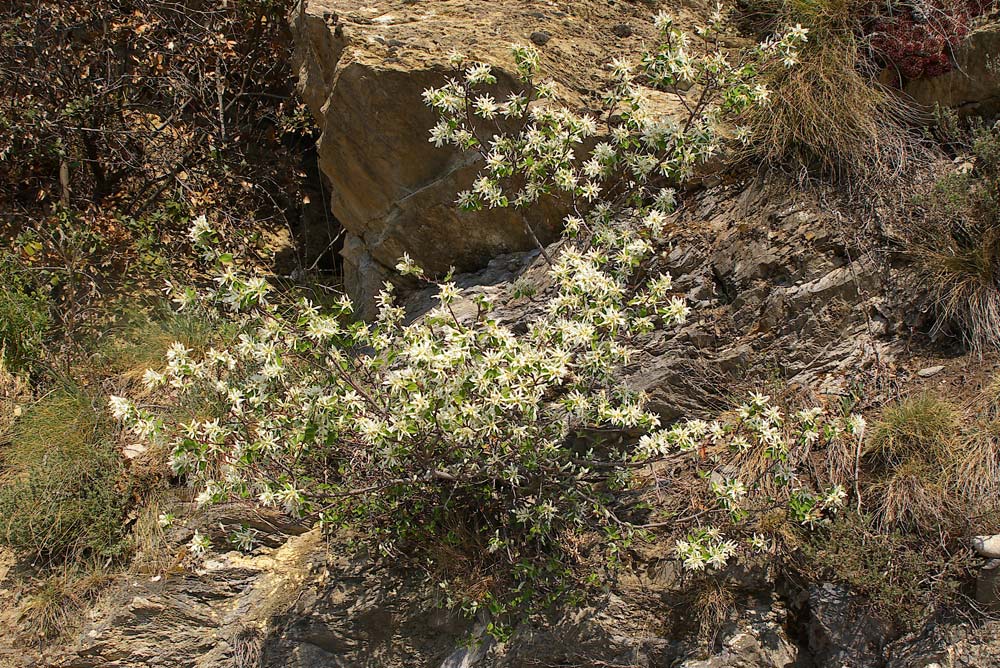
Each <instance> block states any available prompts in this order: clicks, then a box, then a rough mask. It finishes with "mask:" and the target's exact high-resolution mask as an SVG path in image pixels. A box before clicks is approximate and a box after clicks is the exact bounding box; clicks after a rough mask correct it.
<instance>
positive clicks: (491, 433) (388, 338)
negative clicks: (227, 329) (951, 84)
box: [111, 14, 822, 630]
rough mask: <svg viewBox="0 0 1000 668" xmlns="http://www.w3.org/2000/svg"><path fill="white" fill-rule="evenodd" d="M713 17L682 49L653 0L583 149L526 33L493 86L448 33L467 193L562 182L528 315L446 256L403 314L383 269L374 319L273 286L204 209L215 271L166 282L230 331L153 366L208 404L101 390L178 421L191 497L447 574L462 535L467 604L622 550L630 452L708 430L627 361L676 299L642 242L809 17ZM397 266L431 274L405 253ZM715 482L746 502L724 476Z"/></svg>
mask: <svg viewBox="0 0 1000 668" xmlns="http://www.w3.org/2000/svg"><path fill="white" fill-rule="evenodd" d="M719 20H720V19H719V15H718V14H717V15H716V16H715V17H714V18H713V21H712V23H711V24H710V25H709V26H708V27H705V28H701V29H699V35H700V36H701V38H702V39H701V44H702V46H703V47H704V50H705V51H706V52H705V53H701V54H699V55H695V54H694V53H692V52H691V51H690V50H689V49H691V46H690V45H691V40H690V39H689V38H688V37H687V36H686V35H685V34H683V33H681V32H680V31H678V30H677V29H676V28H675V27H674V26H673V22H672V21H671V19H670V18H669V17H668V16H666V15H663V14H661V15H659V16H657V17H656V22H657V25H658V26H659V28H660V30H661V32H662V35H663V37H664V44H663V45H662V46H661V47H659V48H658V49H657V50H655V51H653V52H651V53H649V54H647V56H646V57H645V58H644V59H643V64H642V68H641V70H640V71H641V75H636V74H635V72H634V71H633V67H632V65H630V64H629V63H627V62H625V61H615V63H614V82H613V84H612V86H611V88H610V89H609V91H608V95H607V98H606V100H605V111H606V112H607V120H606V121H605V122H604V126H603V127H604V134H605V135H606V138H605V139H604V140H603V141H599V142H597V144H596V146H595V148H594V149H593V150H592V151H591V152H590V153H589V154H588V155H587V156H586V157H581V158H578V157H577V153H578V152H580V151H581V149H582V145H583V142H584V141H585V140H587V139H588V138H591V137H595V136H596V135H597V134H598V128H599V125H598V122H597V120H596V119H594V118H591V117H588V116H585V115H578V114H575V113H572V112H570V111H568V110H565V109H562V108H559V107H558V106H556V105H555V104H554V102H553V98H554V90H553V86H552V85H551V84H546V83H538V82H536V81H535V72H536V69H537V67H538V54H537V52H535V51H534V50H533V49H531V48H529V47H523V46H515V47H514V48H513V57H514V61H515V63H516V66H517V70H518V73H519V75H520V77H521V81H522V83H523V90H522V91H520V92H514V93H511V94H510V95H509V96H508V98H507V99H506V100H505V101H503V102H497V101H496V99H495V98H494V97H493V94H492V93H491V92H490V86H492V85H493V84H494V83H495V82H496V77H495V75H494V74H493V73H492V70H491V68H490V66H488V65H486V64H478V63H473V64H466V63H465V61H464V59H463V58H462V57H461V56H459V55H455V56H454V57H453V62H454V63H455V64H456V65H457V66H461V67H464V72H463V74H462V77H461V78H455V79H452V80H449V81H448V82H447V83H446V84H445V85H444V86H443V87H442V88H439V89H431V90H428V91H427V92H426V94H425V97H426V100H427V102H428V103H429V104H430V105H431V106H433V107H434V108H435V109H437V110H438V111H439V112H440V114H441V122H440V123H438V124H437V125H436V126H435V127H434V128H433V130H432V132H431V141H433V142H434V143H437V144H439V145H445V144H451V145H456V146H458V147H460V148H463V149H466V150H477V151H480V152H481V153H482V154H483V156H484V158H485V161H486V166H485V168H484V171H483V173H482V174H481V175H480V177H479V178H478V179H477V180H476V182H475V184H474V186H473V188H472V189H471V190H469V191H468V192H464V193H461V194H460V195H459V204H460V205H462V206H463V207H465V208H468V209H478V208H481V207H485V206H489V207H503V206H530V205H531V204H532V203H534V202H535V201H537V200H538V198H539V197H541V196H543V195H547V194H558V195H561V196H565V197H566V198H568V199H569V201H570V204H571V207H572V210H573V212H572V214H571V215H570V216H568V217H567V219H566V221H565V223H566V231H567V239H566V242H565V243H564V244H562V245H561V247H560V249H559V251H558V253H557V254H555V255H551V256H550V255H549V254H546V259H547V260H548V261H549V264H550V277H551V280H552V284H553V287H552V289H551V290H552V294H551V295H549V299H548V301H547V303H548V307H547V308H546V309H545V311H544V313H543V314H542V315H541V316H539V317H537V318H536V319H534V320H532V321H530V322H528V323H526V328H525V331H524V333H522V334H515V333H514V331H512V330H511V329H509V328H507V327H505V326H503V325H501V324H500V323H499V322H498V321H497V320H496V319H495V318H493V317H492V315H491V312H492V311H493V309H494V304H493V303H491V302H490V301H489V300H488V299H487V298H485V297H482V296H480V297H477V298H476V302H475V303H476V306H477V313H476V314H475V315H474V316H472V317H467V318H460V317H458V316H457V315H456V309H455V308H454V306H455V303H456V301H457V300H458V299H459V298H460V297H461V295H460V292H459V290H458V288H457V287H456V285H455V284H454V283H453V282H451V280H450V278H449V277H445V278H444V279H443V280H442V281H440V282H439V283H438V285H437V290H438V292H437V298H438V301H439V306H438V307H437V308H435V309H434V310H432V311H431V312H429V313H427V314H426V315H424V316H423V317H422V318H421V319H419V320H418V321H416V322H414V323H411V324H406V322H405V319H404V312H403V310H402V309H401V308H400V307H399V306H397V305H396V304H395V301H394V297H393V288H392V285H391V284H387V285H386V286H385V289H384V291H383V292H382V293H381V294H380V295H379V296H378V307H379V309H378V315H377V317H376V318H375V319H374V321H373V322H371V323H362V322H354V321H352V319H351V317H350V316H351V313H352V310H353V306H352V304H351V302H350V300H348V299H347V298H346V297H345V298H343V299H341V301H340V302H339V303H338V304H337V305H336V306H335V307H333V308H332V309H329V310H321V309H320V308H318V307H317V306H316V305H314V304H312V303H310V302H309V301H305V300H303V301H301V302H298V303H297V304H294V305H287V304H282V303H281V301H280V298H279V296H278V295H276V294H275V293H273V292H272V290H271V288H270V287H269V286H268V285H267V283H266V281H264V280H263V279H262V278H260V277H246V276H242V275H241V274H240V273H239V272H237V271H236V269H235V267H234V260H233V258H232V256H230V255H228V254H225V253H220V252H219V251H218V250H217V246H218V237H217V234H216V232H215V231H214V230H213V228H212V226H211V225H210V224H209V222H208V220H207V219H199V220H198V221H196V224H195V226H194V227H193V228H192V231H191V236H192V240H193V241H194V243H195V244H196V245H197V246H198V248H199V249H200V252H201V253H202V258H203V259H204V260H206V261H208V262H210V263H213V264H215V266H216V267H217V276H216V279H215V280H216V284H217V289H216V290H215V291H213V292H211V293H208V294H197V293H195V292H194V291H193V290H177V291H176V292H175V299H176V300H177V302H178V304H179V305H180V306H181V307H182V308H194V307H195V306H196V305H197V307H199V308H201V307H206V306H209V307H215V308H217V309H219V310H220V311H221V312H224V313H225V314H226V316H225V317H226V318H227V319H229V320H231V321H235V322H236V323H238V325H239V328H240V331H241V334H240V335H239V338H238V343H237V344H236V345H235V346H233V347H232V348H231V349H229V350H215V349H211V350H209V351H208V352H207V353H206V354H205V355H204V356H202V357H200V358H197V359H196V358H194V357H193V356H192V355H191V351H190V350H188V349H186V348H185V347H184V346H182V345H179V344H177V345H175V346H174V347H173V348H171V350H170V351H169V353H168V356H167V366H166V369H165V371H164V372H162V373H160V372H155V371H151V372H149V373H147V375H146V377H145V381H146V382H147V384H148V385H149V386H150V388H157V387H165V388H167V389H168V390H169V391H171V392H175V393H176V394H177V396H178V398H179V399H180V398H182V397H183V396H185V395H188V394H194V393H197V394H199V395H209V396H211V397H213V398H214V399H213V400H212V402H211V403H213V404H214V406H215V412H214V414H213V415H212V416H208V417H206V418H203V419H195V420H192V421H190V422H187V423H184V424H177V423H174V422H171V421H170V420H166V419H164V418H163V417H162V416H159V415H158V414H156V413H153V412H152V411H150V410H149V409H147V408H145V407H143V406H141V405H138V404H136V403H134V402H132V401H130V400H128V399H125V398H120V397H116V398H113V399H112V400H111V410H112V411H113V412H114V414H115V415H116V417H118V418H119V419H120V420H122V421H123V422H124V423H125V424H126V425H127V427H128V429H129V430H131V432H132V433H133V434H135V435H136V436H137V437H139V438H153V439H160V440H164V441H167V442H168V443H169V445H170V446H171V448H172V452H173V455H172V465H173V467H174V470H175V471H176V472H177V473H178V474H180V475H184V476H186V477H187V478H188V480H189V481H190V482H191V483H192V484H194V485H197V486H198V487H199V488H200V490H201V492H200V494H199V496H198V500H199V502H200V503H212V502H217V501H222V500H224V499H229V498H243V499H253V500H255V501H256V502H258V503H261V504H263V505H266V506H277V507H281V508H282V509H284V511H285V512H287V513H290V514H293V515H311V516H316V517H318V518H319V521H320V522H321V523H322V524H323V525H326V526H328V527H331V528H334V527H339V526H349V527H351V528H352V529H353V530H354V532H355V534H356V535H360V536H362V537H363V538H364V539H366V542H367V543H368V545H370V546H372V547H374V548H376V549H377V550H378V551H379V552H381V553H382V554H385V555H402V554H404V553H411V554H412V553H413V552H414V551H416V552H418V553H420V554H422V555H423V556H424V557H426V558H427V559H428V560H429V568H430V569H432V570H434V571H435V572H436V573H437V574H438V577H439V578H440V579H441V580H443V583H442V584H445V585H447V584H449V579H450V578H449V576H448V574H447V568H448V564H447V563H445V562H446V561H447V560H445V559H435V558H434V556H435V551H434V550H435V548H434V546H436V545H445V546H457V547H459V548H461V550H462V551H463V552H464V553H465V554H472V555H473V559H474V560H475V561H476V562H477V563H478V564H480V573H481V579H482V580H484V581H485V583H486V584H485V586H482V587H467V588H465V589H464V590H463V589H462V588H461V587H454V586H446V587H445V590H446V596H447V599H448V602H449V603H452V604H455V605H462V606H464V607H465V609H466V610H468V611H470V612H471V611H475V610H477V609H479V607H481V606H483V605H486V606H488V609H489V610H490V611H491V612H492V613H494V614H495V613H499V612H502V611H504V610H508V609H511V608H512V607H519V606H522V605H537V604H539V603H542V602H544V601H545V600H548V599H547V596H549V595H556V594H558V593H559V592H560V591H561V590H562V589H563V587H564V585H566V584H568V583H569V582H571V581H572V573H571V567H572V566H573V565H574V564H576V563H577V562H578V561H579V560H580V559H581V558H582V556H581V554H580V552H579V551H580V549H581V548H580V545H581V541H580V539H579V537H580V536H582V535H587V534H593V533H594V532H597V533H599V534H601V535H603V536H604V537H605V538H606V540H605V542H604V545H605V546H606V547H607V555H608V556H609V558H612V559H613V558H614V557H615V555H617V554H618V553H619V551H620V548H621V547H622V545H623V544H625V543H627V541H628V540H629V539H630V537H631V536H632V535H633V534H634V531H635V530H636V529H637V528H641V527H638V526H636V525H635V524H633V523H630V522H628V521H626V520H624V519H622V518H621V517H619V516H618V514H617V511H618V510H619V508H618V502H617V501H616V497H615V492H616V491H619V490H621V489H624V488H626V487H628V486H630V485H633V484H638V479H637V478H635V476H634V475H633V471H635V470H637V469H639V468H643V467H645V466H647V465H651V464H653V463H654V462H656V461H657V460H659V459H662V458H664V457H665V456H667V455H671V454H676V452H677V450H678V449H681V450H683V449H685V448H687V447H688V444H689V442H690V443H694V441H695V439H696V438H699V437H700V436H703V435H705V433H707V432H703V433H700V434H699V433H698V428H697V427H696V426H695V425H696V423H693V422H690V423H685V424H684V425H681V426H674V427H670V428H667V429H662V428H661V425H660V421H659V418H658V417H657V416H656V415H655V414H653V413H651V412H650V411H649V410H647V408H646V406H645V397H644V396H643V395H642V394H641V393H637V392H635V391H632V390H630V389H629V388H628V387H626V386H624V385H623V384H622V383H621V381H620V373H621V369H622V367H623V366H624V365H625V364H627V363H628V361H629V359H630V357H631V356H632V354H633V352H634V346H635V342H636V341H637V339H639V338H640V337H642V336H643V335H645V334H648V333H649V332H650V331H652V330H654V329H656V328H658V327H670V326H673V325H676V324H678V323H681V322H683V321H684V319H685V318H686V316H687V314H688V307H687V306H686V304H685V303H684V301H683V300H682V299H681V298H679V297H677V296H675V295H673V294H672V293H671V279H670V276H669V275H667V274H665V273H662V272H661V271H658V270H657V265H656V254H655V252H654V251H655V244H656V241H657V238H658V236H659V235H660V233H661V232H662V229H663V227H664V225H665V223H666V216H667V214H668V213H669V212H670V211H671V209H672V206H673V193H672V191H670V190H669V189H667V188H666V187H665V179H668V178H669V179H683V178H685V177H687V176H688V175H690V174H691V173H692V171H693V170H694V169H695V167H696V166H697V165H698V164H700V163H702V162H704V161H705V160H706V159H707V158H708V157H710V156H711V155H712V154H713V153H715V152H716V151H717V150H718V149H719V146H720V143H721V141H722V137H721V135H720V130H719V122H720V120H721V118H722V117H723V116H724V115H726V114H728V113H731V112H733V111H738V110H740V109H742V108H744V107H746V106H747V105H751V104H764V103H766V101H767V90H766V88H764V87H762V86H759V85H757V84H756V83H755V82H754V75H755V72H756V69H757V66H758V65H759V63H760V62H761V61H762V60H765V59H779V60H783V61H785V62H786V63H787V64H788V65H789V66H790V65H792V64H794V61H795V48H796V45H797V44H799V43H800V42H801V41H803V40H804V39H805V32H804V31H803V30H801V29H795V30H792V31H790V32H789V33H788V34H786V35H784V36H783V37H781V38H780V39H778V40H776V41H773V42H770V43H767V44H763V45H760V46H758V47H756V48H754V49H752V50H750V51H749V52H748V53H746V54H744V57H743V59H742V60H741V63H740V64H738V65H736V64H731V63H730V62H729V60H728V59H727V57H726V56H725V55H724V54H723V53H722V51H721V50H720V48H719V47H717V46H714V43H713V42H712V41H711V39H712V38H713V36H715V35H716V33H717V32H718V31H719V29H720V26H719ZM639 76H641V77H642V79H643V80H644V81H646V82H647V83H649V84H651V85H655V86H657V87H663V88H666V89H668V90H674V91H675V92H676V91H677V88H678V86H679V85H680V84H681V83H683V82H686V83H691V84H692V85H693V86H697V87H698V88H697V90H698V91H699V93H698V95H697V98H698V102H696V103H693V104H688V103H687V102H685V104H687V105H688V106H687V110H688V115H687V117H686V118H684V119H681V120H673V119H663V118H658V117H656V116H654V115H653V114H652V113H651V112H650V111H648V109H647V107H646V105H645V103H644V99H643V95H642V93H641V88H640V86H639V85H638V77H639ZM612 119H613V120H612ZM498 121H502V122H503V125H502V126H501V125H500V124H499V123H498ZM500 127H505V128H508V129H507V130H506V131H500V130H499V128H500ZM485 128H492V131H488V130H486V129H485ZM543 252H545V251H544V249H543ZM397 269H398V270H399V271H400V273H401V274H404V275H411V276H414V277H417V278H418V279H421V280H427V279H428V277H426V276H425V275H424V273H423V272H422V270H421V269H420V268H419V267H418V266H416V265H415V264H414V263H413V261H412V260H411V259H410V258H409V257H406V256H404V257H403V258H402V259H401V260H400V263H399V265H398V266H397ZM755 415H756V414H755ZM750 417H753V416H750ZM747 424H751V422H749V421H748V422H747ZM754 424H756V423H754ZM763 424H764V423H763V422H762V423H761V425H763ZM767 425H770V426H772V427H773V426H774V422H773V421H770V422H767ZM720 428H721V427H720ZM761 428H762V429H763V426H762V427H761ZM608 431H611V432H615V433H622V432H630V433H635V434H637V435H638V434H645V435H644V436H643V437H642V439H641V441H640V442H639V443H638V444H637V445H636V444H634V443H633V442H630V441H628V440H626V441H625V442H620V441H619V440H614V441H609V440H607V439H601V438H599V437H598V435H599V434H602V433H606V432H608ZM713 433H714V432H713ZM734 433H735V432H734ZM774 447H776V448H777V445H775V446H774ZM776 453H777V450H776ZM775 458H776V460H778V459H780V457H779V455H778V454H775ZM782 470H783V469H782ZM726 490H727V491H726V492H725V494H727V495H728V496H730V497H733V503H734V504H736V503H738V502H739V497H740V496H741V495H740V494H739V493H738V489H737V488H735V487H728V488H726ZM731 510H733V511H735V505H734V506H733V508H732V509H731ZM817 512H820V513H821V512H822V508H821V509H820V510H819V511H817ZM707 531H708V530H707V529H706V532H707ZM705 535H706V536H710V537H712V536H714V535H715V534H712V533H706V534H705ZM237 540H239V539H237ZM692 540H695V539H692ZM712 540H715V538H712ZM240 542H241V543H243V544H244V545H249V544H250V541H243V540H240ZM723 544H725V545H728V543H723ZM206 549H208V545H207V544H205V542H204V541H200V542H198V541H196V542H195V543H193V544H192V551H196V552H203V551H204V550H206ZM706 549H709V548H706ZM726 550H727V555H725V556H728V553H729V552H731V550H729V548H728V547H727V548H726ZM709 558H710V560H712V562H713V563H719V562H720V559H721V561H722V562H724V561H725V559H724V558H720V557H715V558H714V559H712V557H711V555H709ZM442 573H443V574H442ZM451 584H454V583H451ZM494 630H495V629H494Z"/></svg>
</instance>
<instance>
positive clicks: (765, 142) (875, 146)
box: [739, 0, 915, 190]
mask: <svg viewBox="0 0 1000 668" xmlns="http://www.w3.org/2000/svg"><path fill="white" fill-rule="evenodd" d="M866 14H867V5H866V3H865V2H864V0H751V2H749V3H746V4H744V5H743V6H742V8H741V19H742V20H743V21H744V24H745V25H747V26H749V28H750V29H751V30H753V31H756V32H762V33H765V34H769V33H772V32H773V31H774V30H776V29H777V28H778V27H779V26H784V25H795V24H801V25H802V26H803V27H804V28H806V29H808V30H809V34H808V42H807V43H805V44H803V45H802V48H801V49H800V52H799V63H798V64H796V65H795V66H794V67H785V66H783V65H776V66H772V67H770V68H769V69H767V70H766V71H765V72H764V73H763V79H764V82H765V83H766V85H767V87H768V88H769V89H770V91H771V94H770V103H769V104H768V105H766V106H758V107H752V108H748V109H747V111H746V112H745V113H744V115H743V116H742V118H741V119H739V122H740V123H741V124H742V126H743V130H742V134H743V136H744V137H745V140H746V141H745V147H746V148H745V149H744V151H743V156H742V157H743V159H747V160H749V161H752V162H762V163H764V164H766V165H771V166H781V167H784V168H787V169H790V170H793V171H795V172H797V173H803V174H813V175H817V176H820V177H824V178H835V179H840V180H843V181H845V182H848V183H852V184H857V185H858V186H859V187H861V188H864V189H865V190H871V189H874V188H877V187H878V186H879V185H882V184H884V183H886V182H888V181H891V180H892V179H894V178H895V177H897V176H898V175H899V174H900V173H901V172H902V170H903V169H904V166H905V165H906V164H907V162H908V160H909V159H910V158H911V157H912V156H913V153H914V151H915V145H914V142H913V140H912V138H911V137H910V136H909V133H908V132H907V129H906V121H907V119H908V117H909V116H910V113H911V112H909V111H908V109H907V107H906V106H905V104H903V103H902V102H901V100H900V98H899V97H898V96H897V95H895V94H894V93H893V92H892V91H890V90H889V89H887V88H885V87H884V86H882V85H880V84H879V83H878V82H877V81H876V80H875V76H874V75H875V74H876V73H875V72H874V70H873V68H872V67H870V66H868V65H867V64H866V62H865V60H864V58H863V52H864V49H863V46H864V45H863V39H862V38H861V37H859V35H862V34H863V32H862V25H861V23H862V21H863V19H864V17H865V15H866Z"/></svg>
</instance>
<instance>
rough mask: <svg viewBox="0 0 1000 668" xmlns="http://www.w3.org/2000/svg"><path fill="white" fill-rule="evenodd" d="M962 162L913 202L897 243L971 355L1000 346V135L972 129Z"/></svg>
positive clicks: (939, 315) (939, 328)
mask: <svg viewBox="0 0 1000 668" xmlns="http://www.w3.org/2000/svg"><path fill="white" fill-rule="evenodd" d="M969 148H970V153H969V155H968V156H967V160H966V164H967V165H968V164H971V165H973V169H972V170H971V171H968V170H966V171H960V172H952V173H949V174H946V175H945V176H943V177H942V178H940V179H938V180H937V181H936V183H935V184H934V186H933V187H932V188H930V189H929V191H928V192H926V193H924V194H922V195H921V196H919V197H917V198H915V201H914V204H915V207H914V212H913V214H914V215H913V216H912V219H911V220H910V221H909V224H908V226H907V227H908V234H907V235H906V236H907V238H906V239H904V242H905V246H906V251H907V253H908V254H909V255H910V256H911V257H912V258H913V259H914V261H915V265H916V267H917V269H918V271H919V274H920V280H921V282H922V284H923V285H926V286H927V293H928V297H929V300H930V303H931V306H932V308H933V311H934V312H935V314H936V322H935V324H934V328H933V332H932V333H934V334H937V333H941V332H951V331H954V332H955V333H956V334H957V335H958V336H959V337H960V338H961V339H962V340H963V342H964V343H965V344H966V345H967V346H968V347H969V348H970V349H971V350H972V351H973V352H974V353H976V354H980V355H981V354H982V353H983V352H984V351H986V350H987V349H995V348H998V347H1000V190H998V188H1000V131H997V130H986V129H983V128H979V129H978V130H975V131H974V133H973V135H972V140H971V142H970V144H969Z"/></svg>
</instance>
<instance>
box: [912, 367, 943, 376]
mask: <svg viewBox="0 0 1000 668" xmlns="http://www.w3.org/2000/svg"><path fill="white" fill-rule="evenodd" d="M942 371H944V367H943V366H941V365H938V366H929V367H927V368H925V369H921V370H920V371H918V372H917V375H918V376H920V377H921V378H930V377H931V376H936V375H938V374H939V373H941V372H942Z"/></svg>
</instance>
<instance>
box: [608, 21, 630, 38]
mask: <svg viewBox="0 0 1000 668" xmlns="http://www.w3.org/2000/svg"><path fill="white" fill-rule="evenodd" d="M611 32H613V33H614V34H615V36H616V37H631V36H632V26H630V25H628V24H627V23H619V24H618V25H616V26H615V27H614V28H612V29H611Z"/></svg>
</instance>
